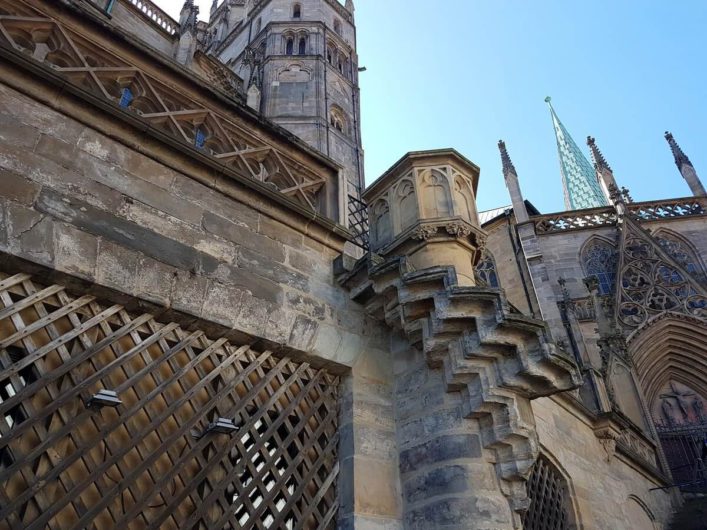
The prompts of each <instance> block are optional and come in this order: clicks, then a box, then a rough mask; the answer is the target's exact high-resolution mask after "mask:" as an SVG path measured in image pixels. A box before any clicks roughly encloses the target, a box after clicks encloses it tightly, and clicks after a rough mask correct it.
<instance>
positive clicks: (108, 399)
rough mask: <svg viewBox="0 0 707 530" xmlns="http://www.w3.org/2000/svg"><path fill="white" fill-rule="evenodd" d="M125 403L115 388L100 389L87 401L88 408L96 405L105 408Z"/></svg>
mask: <svg viewBox="0 0 707 530" xmlns="http://www.w3.org/2000/svg"><path fill="white" fill-rule="evenodd" d="M121 403H123V402H122V401H121V399H120V398H119V397H118V394H117V392H115V391H114V390H106V389H103V390H99V391H98V393H97V394H94V395H93V397H91V398H90V399H89V400H88V401H86V406H87V407H88V408H92V407H96V408H103V407H113V408H115V407H117V406H118V405H120V404H121Z"/></svg>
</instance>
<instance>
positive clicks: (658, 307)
mask: <svg viewBox="0 0 707 530" xmlns="http://www.w3.org/2000/svg"><path fill="white" fill-rule="evenodd" d="M622 239H623V241H622V257H621V271H620V279H619V283H618V286H617V291H618V292H617V304H616V306H617V315H616V317H617V320H618V322H619V323H620V324H621V325H622V326H623V327H624V328H628V329H635V328H638V327H639V326H641V325H642V324H644V323H645V322H646V321H647V320H648V319H649V318H651V317H652V316H655V315H658V314H660V313H663V312H666V311H671V312H678V313H684V314H687V315H694V316H697V317H702V318H704V317H706V316H707V296H706V293H705V292H704V289H703V288H702V287H701V286H700V284H699V283H698V282H697V281H695V279H694V278H692V277H691V276H690V274H689V273H687V271H685V270H684V269H683V268H682V267H681V266H680V264H678V263H677V262H676V261H675V260H674V259H673V258H672V257H671V256H669V255H668V254H667V253H666V252H665V251H664V250H663V249H662V248H661V246H660V245H659V244H658V243H657V242H656V241H654V240H652V238H651V237H650V236H649V235H648V234H647V233H646V232H644V231H643V230H642V229H641V228H640V227H639V226H637V225H636V224H635V223H633V222H632V221H630V220H626V224H625V225H624V230H623V235H622Z"/></svg>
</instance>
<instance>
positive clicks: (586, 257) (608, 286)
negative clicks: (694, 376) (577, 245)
mask: <svg viewBox="0 0 707 530" xmlns="http://www.w3.org/2000/svg"><path fill="white" fill-rule="evenodd" d="M582 265H583V266H584V272H585V274H586V275H587V276H596V277H597V279H598V280H599V294H610V293H611V292H612V291H613V290H614V285H615V284H616V268H617V266H618V255H617V253H616V248H615V247H614V246H613V245H612V244H611V243H609V242H608V241H605V240H603V239H594V240H591V241H589V243H588V244H586V245H585V247H584V249H583V250H582Z"/></svg>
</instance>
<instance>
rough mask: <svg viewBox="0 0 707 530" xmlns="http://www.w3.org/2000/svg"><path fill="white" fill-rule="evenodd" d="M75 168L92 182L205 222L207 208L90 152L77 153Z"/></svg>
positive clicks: (183, 217)
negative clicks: (167, 191)
mask: <svg viewBox="0 0 707 530" xmlns="http://www.w3.org/2000/svg"><path fill="white" fill-rule="evenodd" d="M73 167H74V168H75V169H76V170H77V171H79V172H81V173H82V174H83V175H84V176H85V177H87V178H88V179H91V180H95V181H98V182H100V183H101V184H104V185H105V186H108V187H109V188H112V189H114V190H117V191H119V192H120V193H122V194H124V195H127V196H128V197H132V198H134V199H135V200H138V201H141V202H144V203H145V204H148V205H150V206H152V207H153V208H155V209H157V210H160V211H163V212H166V213H168V214H170V215H172V216H174V217H176V218H177V219H181V220H183V221H185V222H187V223H190V224H192V225H195V226H198V225H199V224H200V223H201V216H202V214H203V209H202V208H200V207H198V206H197V205H195V204H194V203H191V202H188V201H184V200H181V199H179V198H177V197H174V196H173V195H171V194H169V193H165V190H164V189H163V188H161V187H159V186H157V185H155V184H152V183H151V182H147V181H145V180H142V179H141V178H138V177H136V176H134V175H131V174H130V173H127V172H125V171H122V170H121V169H120V168H118V167H116V166H114V165H111V164H109V163H107V162H105V161H103V160H100V159H98V158H95V157H93V156H91V155H90V154H88V153H85V152H83V151H77V153H76V156H75V158H74V161H73Z"/></svg>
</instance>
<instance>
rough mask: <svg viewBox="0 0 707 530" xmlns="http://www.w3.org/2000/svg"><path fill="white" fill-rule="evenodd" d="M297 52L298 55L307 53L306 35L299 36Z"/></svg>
mask: <svg viewBox="0 0 707 530" xmlns="http://www.w3.org/2000/svg"><path fill="white" fill-rule="evenodd" d="M297 53H299V54H300V55H306V54H307V38H306V37H300V39H299V48H298V50H297Z"/></svg>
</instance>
